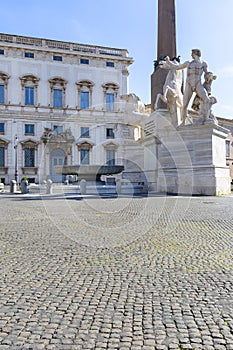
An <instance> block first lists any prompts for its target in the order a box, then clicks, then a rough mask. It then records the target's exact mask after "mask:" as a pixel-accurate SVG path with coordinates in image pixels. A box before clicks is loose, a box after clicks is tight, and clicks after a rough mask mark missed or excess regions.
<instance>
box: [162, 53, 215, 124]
mask: <svg viewBox="0 0 233 350" xmlns="http://www.w3.org/2000/svg"><path fill="white" fill-rule="evenodd" d="M192 58H193V60H192V61H186V62H184V63H182V64H177V63H174V62H172V61H171V60H170V58H169V57H166V60H165V62H163V61H162V62H160V65H161V66H165V67H167V66H169V67H170V69H171V70H172V69H175V70H179V69H185V68H187V78H186V84H185V90H184V97H183V108H182V118H181V119H182V124H185V121H186V120H187V119H188V120H189V117H188V113H187V109H188V105H189V102H190V100H191V97H192V95H193V93H194V92H196V94H197V96H198V98H199V99H200V109H199V119H200V120H202V122H203V123H204V122H205V121H207V120H213V122H214V118H212V112H211V106H212V104H213V103H215V101H216V99H215V98H210V95H209V93H208V91H207V90H208V88H207V85H208V84H209V83H207V80H206V86H205V85H204V84H205V83H204V84H203V83H202V80H201V79H202V75H203V73H204V75H205V77H208V74H209V73H210V72H208V69H207V63H206V62H204V61H202V60H201V51H200V50H199V49H193V50H192ZM212 78H213V75H212ZM213 80H214V79H212V81H213ZM211 83H212V82H211ZM210 86H211V84H210Z"/></svg>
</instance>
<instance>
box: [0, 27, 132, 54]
mask: <svg viewBox="0 0 233 350" xmlns="http://www.w3.org/2000/svg"><path fill="white" fill-rule="evenodd" d="M0 42H5V43H12V44H19V45H30V46H37V47H42V48H45V49H46V48H53V49H58V50H65V51H76V52H77V51H79V52H85V53H90V54H95V55H111V56H117V57H125V58H126V57H128V51H127V50H125V49H116V48H110V47H103V46H94V45H85V44H77V43H70V42H63V41H57V40H48V39H41V38H31V37H25V36H18V35H10V34H1V33H0Z"/></svg>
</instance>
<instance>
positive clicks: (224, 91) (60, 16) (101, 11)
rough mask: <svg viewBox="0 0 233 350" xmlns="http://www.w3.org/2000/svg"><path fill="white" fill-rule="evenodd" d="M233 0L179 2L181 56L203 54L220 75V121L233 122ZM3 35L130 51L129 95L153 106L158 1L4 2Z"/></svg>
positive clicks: (217, 86) (216, 108)
mask: <svg viewBox="0 0 233 350" xmlns="http://www.w3.org/2000/svg"><path fill="white" fill-rule="evenodd" d="M232 14H233V0H223V1H221V0H195V1H192V0H176V28H177V53H178V54H179V55H181V61H186V60H188V59H190V51H191V49H192V48H200V49H201V51H202V58H203V59H204V60H205V61H207V63H208V66H209V70H211V71H212V72H214V73H215V74H216V75H217V80H216V81H214V83H213V86H212V93H213V95H214V96H215V97H216V98H217V100H218V103H217V104H216V105H215V106H214V108H213V111H214V113H215V114H216V115H218V116H222V117H228V118H233V97H232V88H231V86H232V81H233V45H232V42H233V39H232V35H233V16H232ZM0 28H1V29H0V32H2V33H9V34H18V35H25V36H33V37H43V38H48V39H55V40H62V41H72V42H77V43H85V44H94V45H103V46H111V47H119V48H125V49H128V51H129V55H130V56H131V57H133V59H134V63H133V65H132V66H130V77H129V90H130V92H134V93H136V94H137V95H139V96H140V97H141V99H142V101H143V102H144V103H150V75H151V73H152V71H153V61H154V59H156V56H157V53H156V48H157V43H156V42H157V0H146V1H144V2H143V1H141V0H140V1H139V0H117V1H115V2H109V1H107V0H98V1H95V0H85V1H84V0H66V1H64V0H56V1H52V0H50V1H48V0H46V1H45V0H40V1H32V0H21V1H18V0H8V1H2V2H1V25H0Z"/></svg>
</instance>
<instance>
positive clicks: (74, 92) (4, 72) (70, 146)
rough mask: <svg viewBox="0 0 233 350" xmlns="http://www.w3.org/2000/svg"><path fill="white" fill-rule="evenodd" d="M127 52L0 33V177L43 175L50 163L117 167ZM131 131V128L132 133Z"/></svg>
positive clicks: (124, 128) (123, 132)
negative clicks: (115, 165)
mask: <svg viewBox="0 0 233 350" xmlns="http://www.w3.org/2000/svg"><path fill="white" fill-rule="evenodd" d="M132 62H133V60H132V58H130V57H129V56H128V52H127V50H123V49H115V48H107V47H100V46H92V45H82V44H76V43H69V42H60V41H55V40H47V39H40V38H31V37H22V36H17V35H8V34H0V178H1V180H2V182H4V183H5V184H9V182H10V181H11V180H12V179H16V180H17V181H20V179H21V178H22V177H27V178H28V179H29V181H30V182H36V183H39V182H42V181H43V180H45V179H48V178H51V179H52V181H54V182H60V181H62V180H64V178H63V177H62V175H59V174H56V173H55V171H54V166H56V165H63V164H67V165H74V164H85V165H87V164H100V165H104V164H110V165H114V164H118V165H124V162H125V159H124V154H125V147H127V145H132V144H134V142H135V135H136V134H137V135H138V134H139V132H138V130H136V129H137V126H134V125H133V124H129V123H128V122H127V123H126V122H125V118H124V111H125V105H126V103H127V102H126V98H125V97H126V96H127V94H128V75H129V72H128V67H129V65H130V64H132ZM135 131H137V132H135Z"/></svg>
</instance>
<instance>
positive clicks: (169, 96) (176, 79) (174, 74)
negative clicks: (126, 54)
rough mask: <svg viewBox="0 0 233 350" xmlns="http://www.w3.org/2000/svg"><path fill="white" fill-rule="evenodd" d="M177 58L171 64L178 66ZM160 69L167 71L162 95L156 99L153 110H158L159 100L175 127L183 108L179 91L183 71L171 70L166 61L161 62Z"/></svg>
mask: <svg viewBox="0 0 233 350" xmlns="http://www.w3.org/2000/svg"><path fill="white" fill-rule="evenodd" d="M179 62H180V60H179V57H174V58H173V59H172V63H173V64H175V65H178V64H179ZM161 68H163V69H167V70H169V71H168V74H167V77H166V80H165V83H164V86H163V94H158V95H157V97H156V101H155V105H154V109H155V110H157V109H158V102H159V100H160V99H161V100H162V101H163V102H165V103H166V104H167V107H168V111H169V112H170V115H171V118H172V120H173V121H174V122H175V124H176V125H179V124H180V123H181V109H182V106H183V94H182V91H181V88H182V83H183V71H182V70H177V69H173V68H171V67H170V66H169V65H168V64H167V63H166V61H165V62H163V64H162V65H161Z"/></svg>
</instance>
